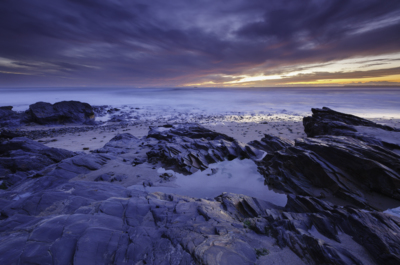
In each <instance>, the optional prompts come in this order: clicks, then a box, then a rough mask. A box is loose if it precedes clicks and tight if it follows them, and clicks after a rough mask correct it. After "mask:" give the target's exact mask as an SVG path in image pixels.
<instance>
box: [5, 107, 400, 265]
mask: <svg viewBox="0 0 400 265" xmlns="http://www.w3.org/2000/svg"><path fill="white" fill-rule="evenodd" d="M314 112H315V111H314ZM326 112H328V113H330V112H331V110H329V111H328V110H326ZM335 117H342V118H340V119H339V118H338V119H335ZM343 117H345V118H346V119H345V118H343ZM325 118H326V119H325ZM358 119H359V118H357V117H354V116H342V114H337V113H336V112H335V113H334V116H332V115H330V114H329V115H327V116H323V115H322V116H321V115H319V116H318V115H316V116H315V117H314V118H305V124H306V126H309V127H310V126H311V129H310V128H309V127H308V129H307V128H306V131H307V130H311V131H313V133H311V134H310V137H308V138H304V139H297V140H296V141H295V142H294V143H293V142H291V141H287V140H285V139H282V138H278V137H273V136H268V135H266V136H265V137H264V138H263V139H262V140H261V141H253V142H251V143H249V144H244V143H241V142H238V141H236V140H235V139H233V138H231V137H229V136H227V135H224V134H219V133H216V132H213V131H211V130H208V129H206V128H203V127H201V126H199V125H196V124H176V125H165V126H160V127H151V128H150V131H149V134H148V136H147V137H143V138H141V139H138V138H136V137H134V136H133V135H131V134H128V133H125V134H120V135H117V136H115V137H114V138H113V139H112V140H111V141H109V142H108V143H107V144H106V145H105V146H104V147H103V148H101V149H98V150H96V151H94V152H92V153H91V154H84V153H74V152H70V151H66V150H62V149H56V148H49V147H46V146H45V145H43V144H41V143H37V142H35V141H33V140H29V139H27V138H23V137H14V138H13V137H10V138H12V139H9V140H5V139H0V178H1V179H0V182H1V188H2V189H1V190H0V264H399V263H400V247H399V246H400V237H399V236H398V235H399V234H400V219H399V218H397V217H395V216H392V215H389V214H385V213H382V212H381V210H383V208H382V207H383V206H382V205H381V206H379V205H378V204H377V203H376V201H377V200H378V199H379V200H381V199H382V198H383V199H386V200H391V201H392V202H397V203H398V205H400V194H399V188H400V177H399V175H400V156H399V154H397V153H396V152H395V149H393V146H392V147H388V146H387V145H386V144H374V142H373V141H371V139H372V136H369V139H370V140H365V141H363V140H362V138H360V136H358V135H357V133H360V132H359V131H360V130H357V128H356V129H355V131H354V130H352V129H346V130H347V131H350V132H352V133H354V134H353V135H350V134H351V133H348V134H347V132H345V133H344V134H343V135H340V133H339V131H338V130H339V129H338V128H339V127H338V126H336V125H338V124H339V123H340V124H341V125H340V126H342V128H352V127H351V126H353V127H356V126H365V127H370V128H377V129H380V130H385V131H390V132H397V129H394V128H392V130H391V129H388V128H385V127H381V126H380V125H373V124H371V123H365V122H363V121H360V120H358ZM50 120H52V121H54V119H50ZM321 124H322V125H321ZM329 124H331V125H332V124H333V125H332V126H331V125H329ZM360 124H361V125H360ZM325 125H326V126H327V127H326V128H328V129H324V130H319V129H315V128H320V127H321V126H322V127H323V126H325ZM328 125H329V126H328ZM335 126H336V127H335ZM346 126H348V127H346ZM340 130H344V129H340ZM309 132H310V131H309ZM311 136H313V137H311ZM378 141H380V140H378ZM386 142H387V141H386ZM382 143H383V142H382ZM235 158H239V159H252V160H253V161H255V163H257V165H258V168H259V171H260V172H261V173H262V174H263V176H264V177H265V179H266V182H267V183H268V185H269V186H270V188H275V189H279V190H281V191H284V192H286V193H287V194H288V195H287V196H288V202H287V204H286V206H285V207H280V206H276V205H274V204H272V203H270V202H267V201H263V200H260V199H257V198H253V197H250V196H244V195H238V194H231V193H223V194H221V195H219V196H217V197H215V198H213V199H204V198H191V197H187V196H182V195H176V194H166V193H163V192H153V193H149V192H147V191H143V190H140V189H137V188H132V185H133V186H136V187H138V186H141V187H142V188H143V187H152V188H154V187H158V186H159V185H161V184H165V182H168V183H173V182H174V177H173V176H172V175H169V174H167V173H165V174H161V175H160V174H155V175H154V176H152V175H151V174H150V173H151V172H153V173H154V172H155V170H156V168H157V167H164V168H168V169H172V170H174V171H176V172H181V173H184V174H192V173H193V172H196V171H199V170H204V169H207V167H208V166H209V165H210V164H211V163H215V162H218V161H222V160H231V159H235ZM139 169H140V170H142V171H143V172H145V173H146V172H147V173H148V174H147V175H146V174H141V175H138V174H134V173H133V172H135V170H139ZM152 170H153V171H152ZM156 180H157V181H158V182H157V181H156ZM199 188H201V187H199ZM265 188H266V189H268V187H265Z"/></svg>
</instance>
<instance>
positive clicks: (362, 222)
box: [253, 196, 400, 264]
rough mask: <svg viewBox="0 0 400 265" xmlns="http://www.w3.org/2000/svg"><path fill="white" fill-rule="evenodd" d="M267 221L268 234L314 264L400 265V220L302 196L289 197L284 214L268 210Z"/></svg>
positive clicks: (264, 222) (266, 231) (266, 230)
mask: <svg viewBox="0 0 400 265" xmlns="http://www.w3.org/2000/svg"><path fill="white" fill-rule="evenodd" d="M263 217H264V219H265V221H263V220H262V221H259V223H263V224H265V229H264V231H265V233H267V234H270V235H272V236H273V237H275V238H276V239H277V243H278V244H279V245H280V246H281V247H285V246H288V247H289V248H290V249H292V250H293V251H294V252H295V253H296V254H297V255H298V256H299V257H302V258H303V259H305V260H309V261H310V262H311V263H316V264H365V263H372V262H371V261H372V259H374V260H375V262H377V263H378V264H399V263H400V248H399V247H398V244H399V241H400V238H399V237H398V234H399V233H400V218H397V217H394V216H391V215H388V214H384V213H379V212H365V211H361V210H357V209H354V208H351V207H337V206H335V205H332V204H330V203H326V202H323V201H321V200H318V199H316V198H310V197H302V196H296V197H295V196H288V203H287V205H286V207H285V210H284V211H283V212H279V211H276V210H267V211H266V215H265V216H263ZM253 222H254V221H253ZM353 240H354V241H353ZM355 243H358V244H359V245H361V246H363V247H364V248H365V249H364V250H362V251H363V252H364V254H361V253H360V252H357V251H356V250H355V249H354V245H356V244H355Z"/></svg>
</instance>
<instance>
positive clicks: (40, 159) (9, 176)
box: [0, 137, 74, 188]
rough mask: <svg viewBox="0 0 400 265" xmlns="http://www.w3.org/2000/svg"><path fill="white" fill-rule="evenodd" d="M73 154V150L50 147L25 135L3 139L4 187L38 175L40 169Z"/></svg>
mask: <svg viewBox="0 0 400 265" xmlns="http://www.w3.org/2000/svg"><path fill="white" fill-rule="evenodd" d="M73 155H74V153H73V152H71V151H67V150H64V149H57V148H50V147H47V146H45V145H43V144H41V143H38V142H36V141H33V140H30V139H27V138H23V137H17V138H13V139H12V140H9V141H3V142H1V143H0V178H1V179H3V183H2V187H3V188H7V187H10V186H12V185H14V184H15V183H17V182H19V181H21V180H23V179H25V178H27V177H31V178H32V177H37V176H38V175H37V173H38V171H40V170H42V169H44V168H45V167H47V166H50V165H52V164H55V163H58V162H60V161H62V160H64V159H66V158H69V157H72V156H73Z"/></svg>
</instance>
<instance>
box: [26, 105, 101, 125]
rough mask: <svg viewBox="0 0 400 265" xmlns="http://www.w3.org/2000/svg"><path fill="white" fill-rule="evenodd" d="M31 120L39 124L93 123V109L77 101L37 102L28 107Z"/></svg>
mask: <svg viewBox="0 0 400 265" xmlns="http://www.w3.org/2000/svg"><path fill="white" fill-rule="evenodd" d="M28 113H29V114H30V115H31V120H32V121H34V122H36V123H39V124H58V123H85V124H92V123H93V122H94V118H95V115H94V112H93V108H92V107H91V106H90V105H89V104H88V103H82V102H79V101H61V102H57V103H55V104H50V103H46V102H37V103H35V104H32V105H30V106H29V110H28Z"/></svg>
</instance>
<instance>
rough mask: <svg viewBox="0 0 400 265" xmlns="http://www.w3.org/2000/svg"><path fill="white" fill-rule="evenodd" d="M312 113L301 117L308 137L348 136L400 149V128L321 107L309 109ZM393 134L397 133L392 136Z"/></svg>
mask: <svg viewBox="0 0 400 265" xmlns="http://www.w3.org/2000/svg"><path fill="white" fill-rule="evenodd" d="M311 111H312V113H313V115H312V116H311V117H304V118H303V125H304V131H305V133H306V134H307V136H308V137H316V136H319V135H336V136H349V137H353V138H356V139H359V140H362V141H364V142H367V143H370V144H374V145H381V146H384V147H386V148H389V149H398V150H399V151H400V141H399V140H396V138H397V139H398V138H399V137H400V129H398V128H393V127H390V126H387V125H381V124H377V123H374V122H372V121H369V120H366V119H362V118H359V117H356V116H353V115H350V114H345V113H341V112H337V111H334V110H331V109H329V108H326V107H323V108H322V109H311ZM394 135H397V136H396V137H394Z"/></svg>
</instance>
